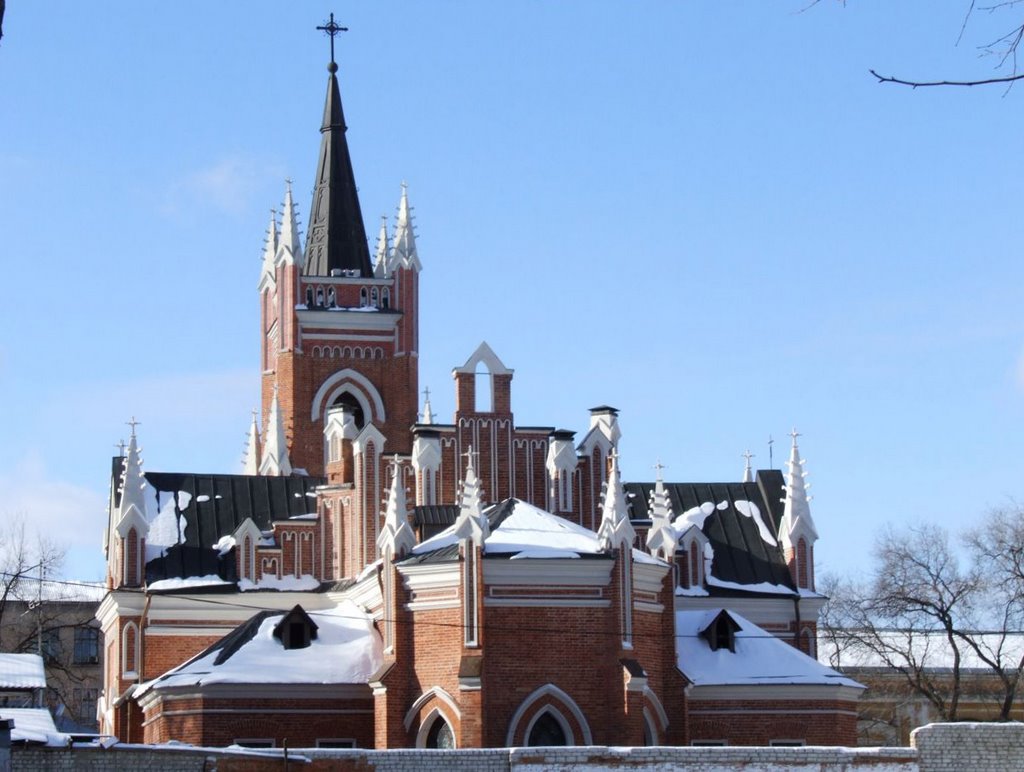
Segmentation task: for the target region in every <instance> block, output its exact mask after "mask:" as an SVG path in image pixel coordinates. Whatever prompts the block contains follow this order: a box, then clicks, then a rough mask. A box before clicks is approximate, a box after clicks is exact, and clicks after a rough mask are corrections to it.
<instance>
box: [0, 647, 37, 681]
mask: <svg viewBox="0 0 1024 772" xmlns="http://www.w3.org/2000/svg"><path fill="white" fill-rule="evenodd" d="M45 688H46V672H45V671H44V670H43V658H42V657H40V656H39V655H38V654H0V689H45Z"/></svg>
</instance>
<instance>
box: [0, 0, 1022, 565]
mask: <svg viewBox="0 0 1024 772" xmlns="http://www.w3.org/2000/svg"><path fill="white" fill-rule="evenodd" d="M802 5H803V3H802V2H801V0H777V1H773V2H765V1H764V0H757V1H751V2H686V3H684V2H674V3H670V2H640V3H630V4H625V3H615V2H596V1H588V2H583V0H576V1H567V2H559V3H554V2H550V3H539V2H514V3H513V2H505V3H475V2H469V0H463V1H462V2H451V1H445V2H431V3H396V2H349V3H344V4H340V5H338V4H331V3H327V2H320V1H319V0H318V1H317V2H307V3H303V4H294V5H289V6H287V7H286V6H284V5H282V4H280V3H273V2H252V1H250V2H246V3H208V2H198V1H193V2H178V3H173V4H169V3H164V4H153V3H130V2H109V3H104V4H101V5H100V6H96V5H94V4H84V3H70V2H64V3H57V2H47V1H46V0H37V1H36V2H31V3H14V2H12V3H9V4H8V8H7V13H6V18H5V20H4V33H5V36H4V39H3V41H2V42H0V116H2V117H0V211H2V212H3V223H4V228H3V237H2V240H0V257H2V263H3V266H4V271H3V275H4V287H5V290H4V303H3V305H2V311H0V314H2V316H0V319H2V321H3V323H4V328H5V329H6V330H7V332H6V333H5V334H4V335H3V336H2V337H0V397H2V404H3V406H4V408H5V416H4V420H3V426H4V431H3V432H2V436H3V437H4V442H2V443H0V517H3V518H5V519H6V518H10V517H13V516H15V515H18V514H20V515H23V516H24V517H26V518H27V519H28V520H29V521H30V522H33V523H35V524H37V526H38V527H39V528H40V529H42V530H45V531H47V532H49V533H52V534H54V535H56V536H57V537H58V538H60V539H62V540H64V541H65V542H66V543H67V544H68V546H69V561H68V566H67V571H66V573H67V574H69V575H73V576H78V577H95V576H99V575H100V574H101V573H102V558H101V554H100V539H101V532H102V527H103V524H104V521H105V514H104V506H105V498H106V495H107V485H108V481H109V479H108V475H109V464H110V456H111V455H112V453H113V450H114V448H113V446H114V443H115V442H116V441H117V440H118V439H119V438H121V437H124V436H125V434H126V432H127V427H126V426H125V425H124V422H125V421H127V420H128V419H129V417H130V416H132V415H135V416H137V417H138V418H139V420H141V422H142V425H141V426H140V427H139V432H140V438H141V444H142V445H143V447H144V457H145V461H146V467H147V468H148V469H160V470H168V471H174V470H192V471H225V472H230V471H237V470H238V469H239V464H240V458H241V453H242V445H243V440H244V434H245V430H246V427H247V422H248V417H249V412H250V410H251V408H252V407H253V406H254V405H255V404H256V400H257V390H258V337H257V325H258V319H257V313H258V307H257V296H256V281H257V277H258V271H259V266H260V251H261V246H262V239H263V234H264V230H265V227H266V222H267V219H268V210H269V209H270V208H271V207H274V206H276V205H277V204H278V203H279V202H280V201H281V199H282V195H283V188H284V182H283V181H284V179H285V178H286V177H290V178H292V179H293V180H294V181H295V190H296V198H297V201H298V203H299V205H300V208H301V214H302V215H303V216H304V214H305V211H306V210H307V208H308V202H309V196H310V190H311V186H312V178H313V172H314V167H315V163H316V154H317V147H318V141H319V134H318V127H319V120H320V115H321V111H322V104H323V96H324V88H325V84H326V78H327V73H326V71H325V69H324V66H325V64H326V62H327V59H328V48H327V40H326V39H325V38H323V37H322V35H321V33H319V32H316V31H315V29H314V27H315V26H316V25H317V24H320V23H322V22H323V20H324V19H326V17H327V15H328V13H329V12H330V11H331V10H334V11H335V12H336V14H337V16H338V19H339V21H340V22H341V23H343V24H346V25H347V26H349V27H350V28H351V31H350V32H348V33H347V34H346V35H344V36H343V38H342V39H341V40H340V43H339V55H338V59H339V63H340V67H341V70H340V77H341V87H342V95H343V99H344V103H345V111H346V117H347V120H348V124H349V143H350V147H351V150H352V154H353V159H354V164H355V172H356V178H357V181H358V183H359V187H360V196H361V200H362V205H363V212H364V215H365V217H366V220H367V230H368V232H370V233H376V230H377V224H378V222H379V217H380V215H381V214H388V215H393V213H394V208H395V206H396V205H397V202H398V195H399V191H400V188H399V185H400V183H401V181H402V180H407V181H408V183H409V195H410V200H411V203H412V204H413V206H414V207H415V215H416V217H417V220H416V224H417V228H418V239H419V241H418V243H419V248H420V256H421V259H422V261H423V263H424V272H423V275H422V297H423V315H422V318H421V329H422V335H421V338H422V351H421V370H420V382H421V384H422V385H427V386H429V387H430V388H431V391H432V402H433V406H434V409H435V414H436V415H439V417H440V418H442V419H444V418H446V417H447V416H449V415H450V414H451V411H452V410H453V407H454V399H453V390H452V381H451V369H452V367H454V366H457V365H460V364H461V363H462V362H464V361H465V359H466V358H467V357H468V356H469V355H470V353H472V351H473V350H474V349H475V347H476V346H477V344H478V343H479V342H480V340H482V339H486V340H487V341H488V342H489V343H490V344H491V346H492V347H493V348H494V349H495V351H496V352H497V353H498V355H499V356H500V357H501V358H502V360H503V361H504V362H505V364H506V365H508V366H509V367H512V368H514V369H515V380H514V382H513V408H514V410H515V413H516V417H517V420H518V422H519V423H521V424H525V425H538V424H540V425H558V426H559V427H565V428H570V429H575V430H577V431H578V432H580V435H579V436H582V431H583V430H584V429H585V428H586V423H587V408H589V407H591V406H593V405H597V404H602V403H607V404H611V405H614V406H616V407H618V408H619V409H620V411H621V422H622V429H623V440H622V465H623V471H624V476H625V477H626V479H632V480H639V479H650V478H651V477H652V476H653V472H652V470H651V466H652V465H653V464H654V463H655V462H656V461H657V460H658V459H661V461H662V462H663V463H665V464H666V465H667V467H668V469H667V471H666V474H667V476H669V477H670V478H672V479H676V480H728V479H738V478H739V476H740V474H741V471H742V464H743V461H742V458H741V457H740V454H741V453H742V452H743V450H744V449H746V448H750V449H751V451H753V452H754V453H755V454H757V458H756V459H755V463H756V464H758V465H761V466H767V464H768V449H767V440H768V437H769V435H771V436H774V437H775V438H776V440H777V443H776V445H775V465H776V466H778V465H779V464H780V463H781V462H782V461H783V460H784V458H785V456H786V453H787V447H786V441H787V438H786V433H787V432H788V431H789V430H790V428H791V427H793V426H796V427H798V428H799V429H800V431H801V432H802V433H803V437H802V438H801V448H802V450H803V455H804V456H805V458H806V459H807V468H808V470H809V472H810V477H809V480H810V481H811V482H812V484H813V488H812V491H811V492H812V493H813V494H815V500H814V501H813V503H812V508H813V512H814V516H815V518H816V520H817V525H818V529H819V531H820V533H821V541H820V543H819V548H818V554H817V556H818V561H819V571H829V570H832V571H856V570H858V569H860V568H862V567H863V566H864V565H865V563H866V561H867V559H868V556H869V553H870V548H871V544H872V539H873V536H874V534H875V533H877V531H878V530H879V529H880V528H882V527H883V526H884V525H885V524H887V523H892V522H897V523H899V522H911V521H914V520H934V521H937V522H939V523H941V524H943V525H945V526H947V527H948V528H950V529H951V530H954V531H955V530H959V529H962V528H964V527H966V526H969V525H970V524H971V523H972V522H974V521H975V520H976V519H977V518H979V517H980V516H981V515H982V514H983V513H984V512H985V511H986V510H987V509H988V508H990V507H992V506H998V505H1002V504H1005V503H1007V502H1008V501H1009V500H1011V499H1014V498H1016V499H1018V500H1019V499H1024V481H1022V479H1021V476H1020V473H1019V470H1020V469H1021V466H1022V460H1024V440H1022V437H1021V432H1020V429H1019V427H1020V426H1021V423H1022V419H1024V376H1022V372H1024V368H1022V354H1024V320H1022V318H1021V314H1020V311H1019V308H1020V290H1021V287H1022V279H1024V276H1022V273H1024V268H1022V262H1021V260H1020V259H1019V258H1018V256H1017V254H1016V251H1017V249H1018V243H1017V241H1016V235H1017V231H1018V227H1017V226H1016V225H1015V224H1014V223H1016V222H1017V220H1018V206H1019V197H1020V186H1021V180H1022V179H1024V169H1022V166H1024V157H1022V153H1021V145H1022V140H1021V132H1020V116H1021V112H1020V100H1021V99H1022V98H1024V91H1022V90H1021V89H1020V88H1017V89H1015V90H1011V91H1010V92H1009V93H1006V92H1005V90H1003V89H999V88H989V89H974V90H949V89H946V90H943V89H934V90H927V89H925V90H917V91H911V90H909V89H905V88H900V87H895V86H884V85H879V84H877V83H875V82H874V80H873V78H871V76H870V75H869V74H868V69H869V68H876V69H879V70H881V71H883V72H884V73H886V74H889V73H894V74H897V75H900V76H903V77H921V78H934V77H985V76H988V75H990V74H991V73H992V67H993V65H994V64H995V63H994V62H993V61H992V60H991V59H986V58H980V57H979V55H978V51H977V46H978V45H980V44H981V43H984V42H987V41H988V40H989V39H991V38H993V37H996V33H998V32H1001V31H1006V30H1008V29H1010V28H1011V27H1012V26H1013V24H1014V22H1015V20H1014V19H1013V18H1012V16H1009V17H1006V16H999V15H992V16H991V17H990V16H977V17H975V18H973V19H971V21H970V23H969V25H968V27H967V30H966V34H965V37H964V39H963V40H962V41H961V42H960V44H959V45H956V42H957V35H958V33H959V30H960V25H961V22H962V19H963V14H964V12H965V10H966V5H967V3H966V2H961V1H960V0H957V1H955V2H954V1H950V2H939V3H936V2H934V0H929V1H928V2H925V1H924V0H922V1H920V2H903V3H899V4H894V3H888V2H881V1H880V0H879V1H876V2H868V1H866V0H865V1H864V2H851V3H849V4H848V5H847V6H846V7H842V6H841V5H840V4H839V3H838V2H824V3H821V4H819V5H818V6H816V7H814V8H811V9H810V10H808V11H807V12H804V13H800V12H799V11H800V9H801V8H802Z"/></svg>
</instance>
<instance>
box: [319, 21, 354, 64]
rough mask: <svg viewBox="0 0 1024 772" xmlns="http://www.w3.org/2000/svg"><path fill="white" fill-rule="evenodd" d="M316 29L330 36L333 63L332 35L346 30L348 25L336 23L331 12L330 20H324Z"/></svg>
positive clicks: (332, 60)
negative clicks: (343, 25)
mask: <svg viewBox="0 0 1024 772" xmlns="http://www.w3.org/2000/svg"><path fill="white" fill-rule="evenodd" d="M317 29H319V30H323V31H324V34H325V35H330V36H331V64H334V36H335V35H337V34H338V33H339V32H348V27H342V26H341V25H340V24H338V23H336V22H335V21H334V14H333V13H332V14H331V19H330V21H328V22H325V23H324V24H323V25H322V26H319V27H317Z"/></svg>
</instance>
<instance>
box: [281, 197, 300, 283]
mask: <svg viewBox="0 0 1024 772" xmlns="http://www.w3.org/2000/svg"><path fill="white" fill-rule="evenodd" d="M276 262H277V263H278V264H284V265H294V266H296V267H297V268H298V269H299V270H302V264H303V256H302V244H301V242H300V240H299V221H298V216H297V215H296V213H295V202H294V201H293V200H292V182H291V180H288V181H287V182H286V187H285V191H284V205H283V207H282V211H281V239H280V242H279V244H278V248H277V256H276Z"/></svg>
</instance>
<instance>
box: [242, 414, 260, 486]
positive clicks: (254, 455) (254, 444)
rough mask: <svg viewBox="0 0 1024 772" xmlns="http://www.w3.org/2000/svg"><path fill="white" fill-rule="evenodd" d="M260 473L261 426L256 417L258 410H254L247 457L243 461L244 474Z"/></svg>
mask: <svg viewBox="0 0 1024 772" xmlns="http://www.w3.org/2000/svg"><path fill="white" fill-rule="evenodd" d="M259 473H260V427H259V422H258V421H257V419H256V411H255V410H253V411H252V423H251V424H249V439H248V441H247V442H246V444H245V458H244V459H243V461H242V474H249V475H257V474H259Z"/></svg>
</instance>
